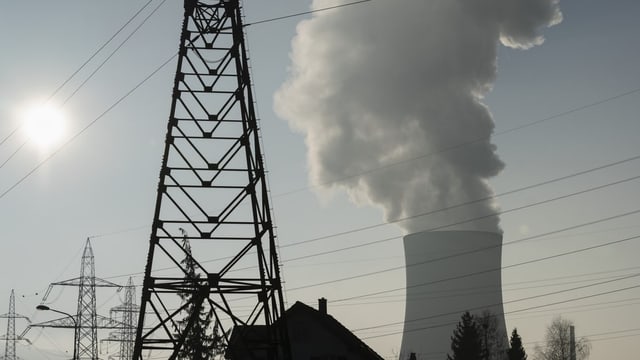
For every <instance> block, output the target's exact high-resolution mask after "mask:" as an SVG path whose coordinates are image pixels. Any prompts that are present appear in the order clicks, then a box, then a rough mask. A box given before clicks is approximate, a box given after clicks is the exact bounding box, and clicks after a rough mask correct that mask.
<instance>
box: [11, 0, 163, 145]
mask: <svg viewBox="0 0 640 360" xmlns="http://www.w3.org/2000/svg"><path fill="white" fill-rule="evenodd" d="M151 1H152V0H149V1H147V3H146V4H144V5H143V6H142V7H141V8H140V10H138V11H137V12H136V13H135V14H133V16H132V17H131V18H129V20H127V22H125V23H124V25H122V26H121V27H120V28H119V29H118V30H117V31H116V32H115V33H114V34H113V35H112V36H111V37H110V38H109V39H108V40H107V41H106V42H104V43H103V44H102V46H100V47H99V48H98V50H96V51H94V52H93V54H91V56H89V58H88V59H87V60H85V61H84V62H83V63H82V65H80V67H79V68H78V69H76V70H75V71H74V72H73V73H72V74H71V75H69V76H68V77H67V79H66V80H64V81H63V82H62V84H60V85H59V86H58V87H57V88H56V89H55V90H54V91H53V93H51V95H49V97H48V98H47V102H48V101H51V99H53V97H54V96H56V94H58V92H60V90H62V88H63V87H64V86H65V85H67V84H68V83H69V81H71V79H73V78H74V77H75V76H76V75H77V74H78V73H79V72H80V71H81V70H82V69H84V67H85V66H87V64H89V62H90V61H91V60H93V58H94V57H96V56H97V55H98V54H99V53H100V52H101V51H102V50H103V49H104V48H105V47H106V46H107V45H108V44H109V43H110V42H111V41H112V40H113V39H114V38H115V37H116V36H118V34H120V33H121V32H122V30H124V28H125V27H127V25H129V24H130V23H131V21H133V19H135V18H136V17H137V16H138V15H139V14H140V13H141V12H142V10H144V9H145V8H146V7H147V6H148V5H149V4H151ZM92 76H93V74H92ZM76 91H77V90H76ZM65 102H66V101H65ZM20 127H21V126H17V127H16V128H15V129H13V131H11V132H10V133H9V135H7V136H6V137H5V138H4V139H3V140H2V141H0V146H2V144H4V143H5V141H7V140H8V139H9V138H11V137H12V136H13V135H14V134H15V133H16V132H17V131H18V130H19V129H20Z"/></svg>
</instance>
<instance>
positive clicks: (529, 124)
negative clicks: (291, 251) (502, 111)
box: [274, 88, 640, 197]
mask: <svg viewBox="0 0 640 360" xmlns="http://www.w3.org/2000/svg"><path fill="white" fill-rule="evenodd" d="M638 92H640V88H636V89H633V90H629V91H625V92H622V93H619V94H616V95H613V96H610V97H608V98H604V99H601V100H597V101H594V102H591V103H587V104H584V105H580V106H577V107H574V108H571V109H569V110H566V111H563V112H560V113H557V114H554V115H551V116H548V117H545V118H542V119H538V120H534V121H531V122H528V123H525V124H523V125H520V126H515V127H513V128H510V129H506V130H503V131H499V132H496V133H495V134H491V135H489V136H483V137H479V138H477V139H474V140H470V141H466V142H462V143H459V144H455V145H452V146H449V147H445V148H442V149H439V150H436V151H433V152H430V153H427V154H422V155H418V156H416V157H412V158H408V159H405V160H402V161H398V162H394V163H390V164H386V165H382V166H378V167H375V168H372V169H369V170H365V171H362V172H359V173H356V174H353V175H348V176H345V177H341V178H338V179H334V180H330V181H326V182H323V183H320V184H318V185H314V186H305V187H301V188H299V189H295V190H290V191H287V192H283V193H280V194H277V195H274V197H281V196H286V195H290V194H294V193H298V192H302V191H307V190H310V189H315V188H319V187H324V186H327V185H331V184H336V183H339V182H342V181H344V180H349V179H353V178H357V177H360V176H363V175H368V174H371V173H374V172H376V171H379V170H384V169H388V168H391V167H394V166H397V165H402V164H406V163H409V162H413V161H416V160H421V159H425V158H428V157H431V156H434V155H439V154H442V153H446V152H449V151H452V150H456V149H460V148H463V147H466V146H469V145H473V144H476V143H478V142H483V141H486V140H489V139H491V137H497V136H500V135H504V134H508V133H511V132H515V131H519V130H522V129H526V128H528V127H532V126H535V125H538V124H541V123H544V122H547V121H550V120H555V119H558V118H561V117H564V116H566V115H570V114H573V113H576V112H579V111H582V110H586V109H589V108H592V107H596V106H598V105H602V104H605V103H607V102H610V101H613V100H617V99H620V98H623V97H626V96H629V95H633V94H636V93H638Z"/></svg>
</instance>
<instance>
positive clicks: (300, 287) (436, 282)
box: [288, 235, 640, 301]
mask: <svg viewBox="0 0 640 360" xmlns="http://www.w3.org/2000/svg"><path fill="white" fill-rule="evenodd" d="M638 238H640V235H638V236H633V237H628V238H625V239H621V240H615V241H610V242H607V243H604V244H599V245H594V246H589V247H586V248H581V249H578V250H572V251H567V252H564V253H560V254H555V255H550V256H545V257H541V258H537V259H534V260H528V261H523V262H519V263H516V264H511V265H506V266H501V267H497V268H491V269H487V270H483V271H475V272H472V273H468V274H463V275H458V276H453V277H449V278H444V279H439V280H434V281H429V282H426V283H420V284H415V285H411V286H406V287H404V289H409V288H413V287H418V286H425V285H433V284H439V283H443V282H447V281H452V280H459V279H464V278H468V277H471V276H476V275H481V274H487V273H491V272H496V271H501V270H506V269H510V268H514V267H518V266H523V265H529V264H533V263H536V262H540V261H545V260H550V259H555V258H559V257H562V256H567V255H573V254H577V253H581V252H585V251H589V250H594V249H598V248H601V247H605V246H611V245H615V244H619V243H623V242H627V241H631V240H636V239H638ZM432 262H433V260H431V259H429V260H425V261H421V262H418V263H414V264H407V265H406V266H396V267H393V268H389V269H383V270H377V271H372V272H368V273H364V274H359V275H352V276H347V277H343V278H339V279H332V280H327V281H323V282H319V283H315V284H309V285H303V286H298V287H295V288H289V289H288V291H296V290H301V289H306V288H310V287H316V286H320V285H327V284H335V283H337V282H341V281H347V280H354V279H359V278H363V277H368V276H372V275H379V274H383V273H387V272H391V271H397V270H403V269H406V268H409V267H413V266H418V265H425V264H429V263H432ZM341 300H344V299H341ZM341 300H335V301H341Z"/></svg>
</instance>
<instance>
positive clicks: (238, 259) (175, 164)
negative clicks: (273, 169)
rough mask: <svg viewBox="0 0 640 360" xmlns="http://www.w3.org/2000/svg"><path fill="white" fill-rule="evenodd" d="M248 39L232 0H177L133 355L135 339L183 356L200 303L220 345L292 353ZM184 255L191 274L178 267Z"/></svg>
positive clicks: (138, 350) (254, 352) (157, 353)
mask: <svg viewBox="0 0 640 360" xmlns="http://www.w3.org/2000/svg"><path fill="white" fill-rule="evenodd" d="M246 50H247V49H246V47H245V40H244V33H243V24H242V15H241V13H240V4H239V1H238V0H200V1H196V0H186V1H185V2H184V21H183V24H182V35H181V39H180V49H179V56H178V61H177V71H176V77H175V81H174V88H173V95H172V104H171V110H170V114H169V122H168V126H167V135H166V139H165V150H164V155H163V160H162V168H161V170H160V179H159V185H158V190H157V198H156V207H155V212H154V220H153V223H152V230H151V236H150V241H149V252H148V257H147V264H146V269H145V278H144V283H143V288H142V301H141V304H140V318H139V321H138V330H137V334H136V345H135V349H134V359H136V360H138V359H141V354H142V351H143V350H152V351H153V355H152V356H154V357H162V358H169V359H174V358H176V357H178V356H180V357H183V356H184V355H181V354H184V353H185V351H189V349H186V348H185V347H184V344H185V339H186V338H187V337H191V336H193V334H192V333H191V330H192V329H194V328H195V326H194V324H195V323H196V321H197V320H198V319H197V317H198V314H199V313H200V311H202V310H203V311H205V312H207V315H208V316H211V318H212V319H213V321H212V324H213V327H217V328H220V329H222V330H223V331H222V332H223V333H224V335H223V337H224V339H223V344H222V346H223V347H227V349H239V351H243V352H245V353H246V354H247V356H248V357H250V358H258V357H259V358H264V359H275V358H284V359H288V358H290V355H289V346H288V337H287V331H286V322H285V321H284V319H282V317H283V314H284V300H283V294H282V282H281V277H280V269H279V265H278V257H277V252H276V242H275V235H274V230H273V222H272V217H271V213H270V212H271V208H270V206H269V194H268V189H267V184H266V178H265V169H264V164H263V155H262V150H261V144H260V137H259V134H258V124H257V119H256V114H255V111H254V104H253V102H254V99H253V94H252V87H251V81H250V75H249V63H248V58H247V53H246ZM181 228H182V229H184V230H186V232H187V233H188V234H189V236H188V241H189V244H190V245H191V250H192V251H191V253H189V252H188V251H187V250H186V249H185V248H184V246H183V241H182V240H183V235H182V230H181ZM212 258H218V259H219V261H216V262H211V261H209V260H211V259H212ZM185 259H189V260H193V263H194V264H195V268H196V271H195V273H197V274H200V275H201V276H197V277H194V276H192V275H189V274H188V272H187V271H186V269H185V266H184V262H183V261H185ZM179 294H183V296H184V294H191V296H190V297H189V298H188V299H187V301H182V299H181V297H180V296H179ZM185 312H186V313H189V314H190V315H189V316H188V317H187V318H186V319H185V318H184V314H185ZM232 329H233V330H232ZM209 330H210V331H213V330H211V329H209ZM258 333H259V334H260V336H259V338H258V337H256V334H258ZM250 338H251V339H250Z"/></svg>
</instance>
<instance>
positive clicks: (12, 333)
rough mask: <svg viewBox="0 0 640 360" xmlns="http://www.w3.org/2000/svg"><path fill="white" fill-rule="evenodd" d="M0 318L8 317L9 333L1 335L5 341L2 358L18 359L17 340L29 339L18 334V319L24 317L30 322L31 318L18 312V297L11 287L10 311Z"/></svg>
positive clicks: (1, 338) (0, 338)
mask: <svg viewBox="0 0 640 360" xmlns="http://www.w3.org/2000/svg"><path fill="white" fill-rule="evenodd" d="M0 318H5V319H7V333H6V334H5V335H3V336H1V337H0V340H4V341H5V348H4V357H3V358H2V359H3V360H16V359H17V358H18V357H17V355H16V342H17V341H18V340H27V339H26V338H24V337H23V336H22V335H20V336H16V319H17V318H22V319H25V320H27V321H29V322H30V320H29V318H28V317H26V316H24V315H20V314H16V298H15V294H14V292H13V289H11V296H9V312H8V313H6V314H2V315H0ZM27 341H28V340H27Z"/></svg>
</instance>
